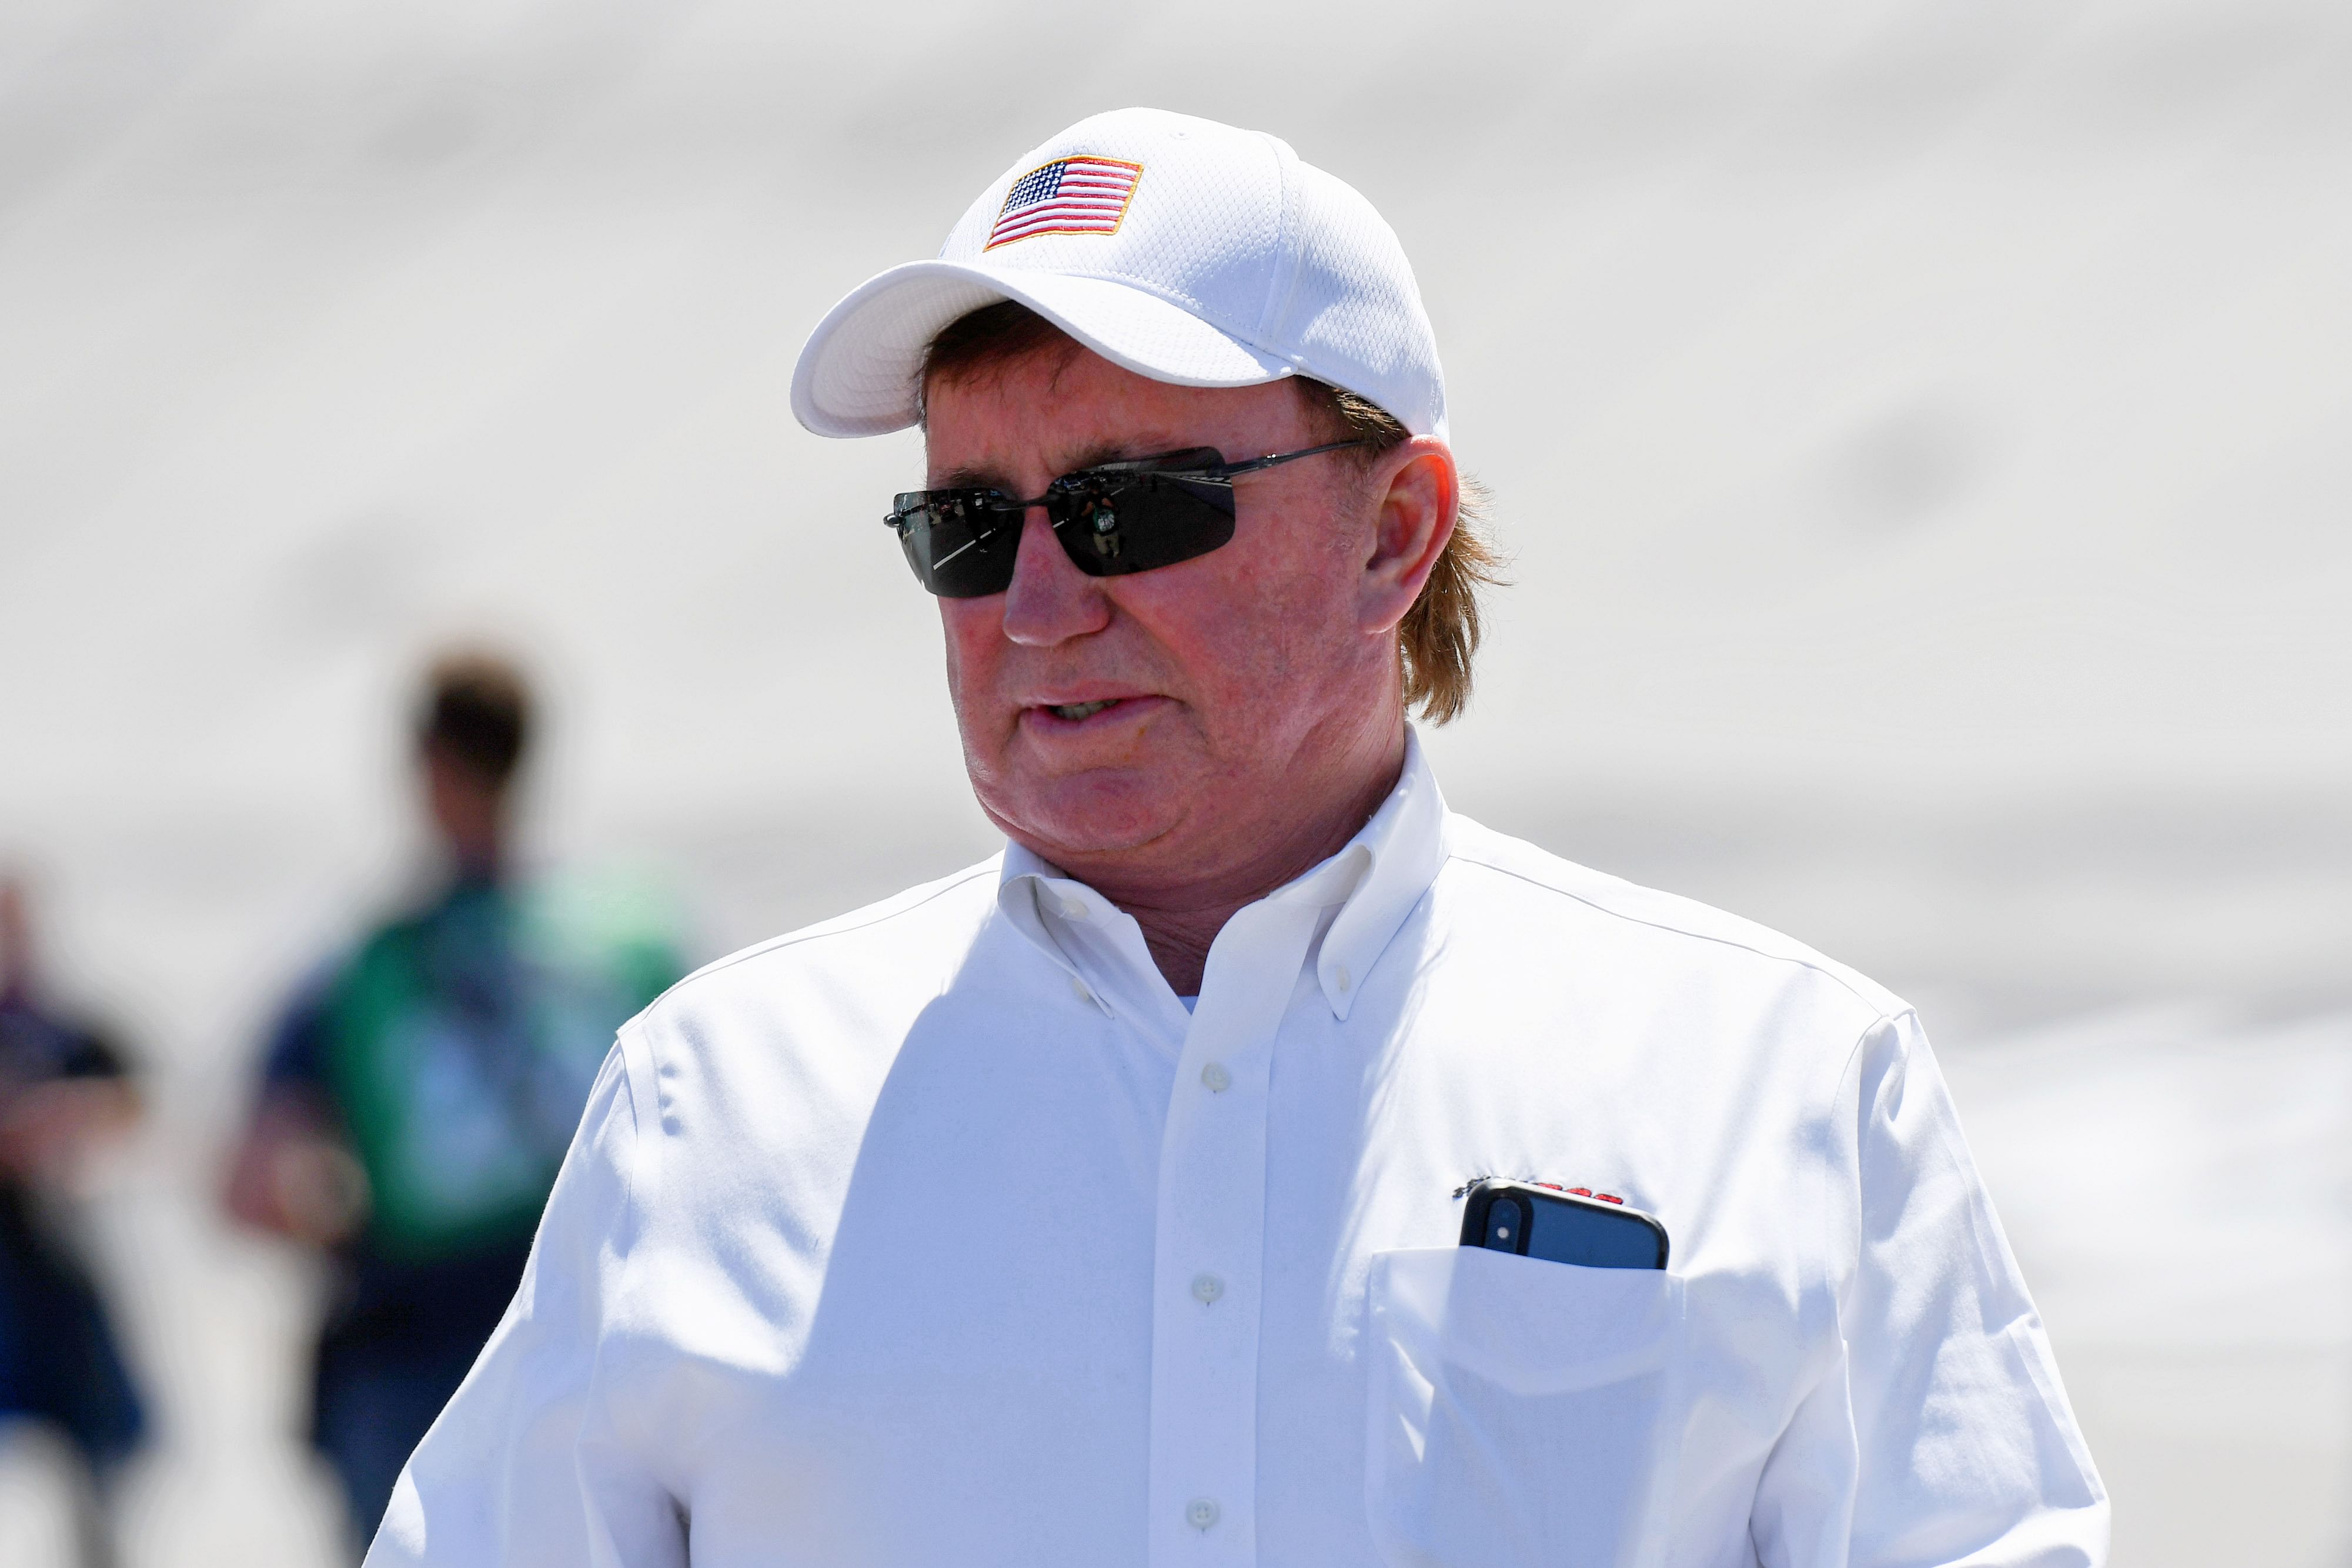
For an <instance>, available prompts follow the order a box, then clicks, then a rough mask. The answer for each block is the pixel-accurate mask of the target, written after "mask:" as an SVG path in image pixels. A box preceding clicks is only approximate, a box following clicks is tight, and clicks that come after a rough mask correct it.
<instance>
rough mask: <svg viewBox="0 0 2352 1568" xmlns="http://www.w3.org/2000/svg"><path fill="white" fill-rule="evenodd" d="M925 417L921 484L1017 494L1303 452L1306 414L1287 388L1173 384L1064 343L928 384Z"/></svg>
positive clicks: (1275, 384) (1293, 389)
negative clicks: (1135, 470)
mask: <svg viewBox="0 0 2352 1568" xmlns="http://www.w3.org/2000/svg"><path fill="white" fill-rule="evenodd" d="M924 413H925V417H924V423H923V446H924V466H925V471H926V474H927V476H928V478H927V483H928V484H929V485H930V486H934V487H940V486H951V485H966V484H971V485H986V486H992V487H995V488H998V489H1003V490H1008V491H1012V490H1017V491H1019V492H1020V493H1021V494H1024V495H1034V494H1036V493H1037V487H1038V486H1042V485H1043V484H1044V483H1045V481H1047V480H1050V479H1052V478H1054V477H1055V476H1057V475H1061V474H1066V473H1069V472H1071V471H1072V470H1074V469H1078V468H1087V467H1091V466H1093V465H1096V464H1098V463H1111V462H1117V461H1119V460H1120V459H1122V458H1129V457H1149V456H1154V455H1158V454H1160V453H1163V452H1176V451H1183V450H1187V449H1190V448H1192V447H1202V446H1207V447H1214V448H1215V449H1216V450H1217V451H1219V452H1221V453H1223V455H1225V457H1226V458H1228V459H1229V460H1238V459H1240V458H1242V457H1244V456H1258V455H1264V454H1265V453H1269V452H1277V451H1285V450H1288V449H1290V448H1293V447H1296V446H1299V445H1303V444H1310V443H1308V442H1307V441H1306V440H1305V439H1304V437H1305V436H1306V435H1307V434H1308V430H1309V423H1310V422H1309V419H1308V416H1307V407H1306V404H1305V402H1304V401H1303V400H1302V399H1301V398H1300V397H1299V395H1298V391H1297V387H1295V386H1293V385H1292V384H1290V383H1289V382H1287V381H1281V382H1266V383H1265V384H1262V385H1259V386H1251V387H1186V386H1176V385H1173V384H1171V383H1170V382H1160V381H1154V380H1152V379H1150V377H1147V376H1141V375H1138V374H1136V373H1135V372H1134V371H1129V370H1127V369H1125V368H1124V367H1122V366H1119V365H1115V364H1113V363H1111V362H1110V361H1108V360H1107V359H1105V358H1103V357H1102V356H1101V355H1099V354H1097V353H1095V352H1094V351H1093V350H1089V349H1086V348H1082V347H1080V346H1079V345H1078V344H1076V343H1075V342H1071V341H1070V340H1067V339H1063V340H1060V342H1058V343H1049V344H1045V345H1042V346H1040V347H1039V348H1038V349H1036V350H1033V351H1029V352H1024V353H1023V354H1020V355H1018V356H1016V357H1013V358H1011V359H1007V360H1003V361H992V362H991V363H989V364H987V365H985V366H982V367H980V368H979V370H978V371H976V372H973V371H967V372H963V373H959V374H956V375H953V376H948V375H940V376H935V377H933V378H932V380H931V382H930V383H929V386H928V387H927V389H926V392H925V399H924Z"/></svg>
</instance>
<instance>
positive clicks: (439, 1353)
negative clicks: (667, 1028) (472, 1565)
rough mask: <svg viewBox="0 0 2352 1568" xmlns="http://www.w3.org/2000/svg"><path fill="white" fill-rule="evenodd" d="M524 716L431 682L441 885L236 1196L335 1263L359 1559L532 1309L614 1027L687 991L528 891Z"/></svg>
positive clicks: (667, 952)
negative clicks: (550, 1206) (553, 1218)
mask: <svg viewBox="0 0 2352 1568" xmlns="http://www.w3.org/2000/svg"><path fill="white" fill-rule="evenodd" d="M529 739H530V696H529V694H528V692H527V691H526V689H525V687H524V685H523V683H522V679H521V677H520V674H518V673H517V672H516V671H515V669H514V668H513V667H512V666H511V665H509V664H507V663H506V662H504V661H503V660H499V659H496V658H491V657H488V656H484V655H479V654H463V655H457V656H453V657H450V658H447V659H445V660H443V661H441V662H440V663H439V664H437V665H436V667H435V668H434V669H433V671H432V672H431V674H429V676H428V677H427V680H426V683H425V694H424V698H423V701H422V702H421V703H420V704H419V707H418V713H417V718H416V727H415V746H416V762H417V768H418V772H419V775H420V782H421V783H422V785H423V792H424V795H425V804H426V808H427V811H428V814H429V816H430V818H431V821H432V823H433V827H434V829H435V831H436V835H437V837H438V838H439V840H440V842H441V847H442V850H443V852H444V855H445V858H446V864H445V865H443V866H441V867H438V868H436V881H437V883H438V887H437V889H436V893H435V894H433V895H432V896H431V897H429V898H427V899H426V900H425V901H424V903H423V904H422V905H421V906H420V907H418V908H416V909H415V910H413V911H411V912H408V913H405V914H404V915H400V916H398V917H397V918H395V919H394V920H392V921H390V922H389V923H387V924H386V925H383V926H382V927H381V928H379V929H378V930H376V931H375V932H373V934H372V935H370V936H368V937H367V939H366V940H365V941H363V942H362V943H361V944H360V946H358V948H357V949H356V951H354V952H353V953H352V954H351V955H350V956H347V957H345V958H343V959H341V960H340V961H339V962H337V963H336V964H335V965H333V966H332V967H331V969H330V970H329V971H328V972H327V974H326V975H325V976H324V977H321V978H320V979H319V980H318V981H316V982H314V983H313V984H312V985H310V986H309V987H307V988H305V989H304V991H303V993H302V994H301V995H300V996H299V998H297V999H296V1001H295V1003H294V1005H293V1007H292V1008H291V1009H289V1013H288V1016H287V1018H286V1019H285V1021H284V1022H283V1023H282V1024H281V1025H280V1026H279V1028H278V1035H277V1038H276V1040H275V1041H274V1042H273V1045H272V1048H271V1050H270V1053H269V1057H268V1061H267V1063H266V1065H265V1067H264V1070H263V1089H262V1093H261V1096H260V1100H259V1103H258V1105H257V1109H256V1111H255V1113H254V1117H253V1120H252V1124H251V1125H250V1127H249V1128H248V1130H247V1134H246V1137H245V1141H244V1145H243V1146H242V1148H241V1149H240V1151H239V1153H238V1155H237V1158H236V1164H235V1167H234V1170H233V1173H232V1175H231V1177H230V1182H229V1192H228V1202H229V1207H230V1209H231V1211H232V1212H233V1213H235V1214H236V1216H237V1218H240V1219H242V1220H244V1221H246V1222H247V1223H248V1224H251V1225H255V1226H258V1227H261V1228H266V1229H268V1230H272V1231H276V1232H278V1233H279V1234H281V1235H284V1236H287V1237H289V1238H291V1239H295V1240H297V1241H299V1242H302V1243H304V1244H306V1245H309V1246H311V1247H315V1248H319V1249H323V1250H325V1251H327V1252H328V1253H329V1254H330V1255H331V1256H332V1257H333V1258H334V1260H335V1261H336V1263H337V1270H336V1272H337V1276H338V1292H337V1298H336V1300H335V1302H334V1304H333V1306H332V1308H331V1312H330V1315H329V1319H328V1322H327V1323H326V1325H325V1328H324V1331H323V1333H321V1335H320V1343H319V1349H318V1362H317V1374H316V1383H315V1385H314V1394H313V1401H312V1408H313V1415H312V1437H313V1441H314V1442H316V1444H317V1445H318V1447H319V1448H320V1451H321V1452H322V1453H323V1454H324V1455H325V1456H326V1458H327V1459H328V1461H329V1463H330V1464H331V1466H332V1467H333V1468H334V1470H335V1472H336V1475H337V1477H338V1479H340V1480H341V1482H342V1487H343V1492H344V1498H345V1501H346V1502H347V1504H348V1506H349V1509H350V1514H351V1520H352V1525H353V1528H354V1533H355V1536H356V1540H357V1542H358V1543H363V1542H365V1541H366V1540H367V1538H368V1537H369V1536H370V1535H373V1533H374V1531H375V1527H376V1524H377V1522H378V1521H380V1520H381V1519H382V1518H383V1510H384V1505H385V1503H386V1502H387V1501H388V1500H390V1498H391V1496H392V1488H393V1482H394V1479H396V1478H397V1477H398V1476H399V1473H400V1467H401V1464H402V1462H403V1461H404V1459H405V1458H407V1457H408V1454H409V1451H410V1450H411V1449H413V1448H415V1446H416V1443H417V1440H418V1439H419V1438H421V1437H423V1436H424V1435H425V1428H426V1427H429V1426H430V1425H431V1424H432V1421H433V1417H434V1416H435V1415H436V1414H437V1413H438V1412H439V1410H440V1408H441V1406H443V1405H444V1404H446V1402H447V1400H448V1398H449V1396H450V1394H451V1393H452V1392H454V1391H455V1390H456V1388H457V1384H458V1382H459V1380H460V1379H461V1378H463V1377H464V1376H465V1374H466V1369H467V1366H469V1365H470V1364H472V1363H473V1360H474V1356H475V1354H477V1353H478V1351H479V1350H480V1349H481V1347H482V1342H483V1341H484V1340H486V1339H487V1338H488V1337H489V1333H490V1330H491V1329H492V1328H493V1327H495V1326H496V1325H497V1323H498V1321H499V1312H501V1311H502V1310H503V1309H504V1307H505V1305H506V1302H507V1301H508V1299H509V1297H511V1296H512V1295H513V1294H514V1290H515V1284H516V1281H518V1280H520V1278H521V1276H522V1270H523V1263H524V1260H525V1259H526V1258H527V1256H528V1255H529V1251H530V1235H531V1228H532V1226H533V1224H534V1223H535V1221H536V1220H537V1218H538V1216H539V1211H540V1208H541V1206H542V1205H543V1204H544V1203H545V1202H546V1199H547V1192H548V1188H549V1186H551V1183H552V1182H553V1180H554V1176H555V1170H556V1166H557V1165H558V1163H559V1162H560V1161H561V1160H562V1155H563V1150H564V1147H565V1145H567V1144H568V1143H569V1142H570V1140H571V1135H572V1128H573V1126H574V1125H575V1124H577V1123H578V1120H579V1116H580V1108H581V1106H582V1104H583V1103H584V1102H585V1101H586V1099H587V1097H588V1087H589V1084H590V1082H592V1081H593V1077H594V1074H595V1071H596V1064H597V1063H598V1061H601V1060H602V1059H603V1057H604V1051H605V1048H606V1044H607V1042H608V1041H609V1040H610V1039H611V1035H612V1030H613V1029H614V1026H616V1025H617V1024H618V1023H620V1022H621V1021H622V1020H623V1019H626V1018H627V1017H628V1016H629V1015H630V1014H631V1013H632V1012H634V1011H635V1010H636V1009H639V1008H641V1007H643V1006H644V1005H645V1004H646V1001H647V1000H649V999H650V998H653V997H654V996H656V994H658V993H659V992H660V991H661V989H662V988H663V987H665V986H667V985H668V984H669V983H670V981H672V980H673V979H675V978H676V977H677V973H678V965H677V962H676V960H675V959H674V958H673V956H671V949H670V946H669V944H668V941H667V936H666V934H665V933H664V932H663V931H661V930H660V929H659V927H658V925H656V924H655V923H652V922H649V921H647V920H646V918H645V917H644V915H643V914H642V912H641V911H639V910H635V909H633V908H631V907H630V906H629V905H628V904H627V903H626V902H625V900H616V899H615V898H614V896H613V895H612V894H611V892H610V890H604V889H589V888H583V887H581V886H579V885H575V884H572V883H550V882H544V881H542V882H534V883H526V882H524V881H523V880H521V879H520V878H519V877H517V876H516V875H515V873H514V867H513V864H512V862H513V858H514V857H513V854H512V849H511V844H512V838H513V816H514V813H513V796H514V785H515V779H516V777H517V774H518V771H519V770H520V767H521V764H522V761H523V758H524V755H525V751H526V748H527V746H528V743H529Z"/></svg>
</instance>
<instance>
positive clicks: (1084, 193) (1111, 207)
mask: <svg viewBox="0 0 2352 1568" xmlns="http://www.w3.org/2000/svg"><path fill="white" fill-rule="evenodd" d="M1142 177H1143V165H1142V164H1140V163H1129V162H1126V161H1125V160H1123V159H1118V158H1091V157H1076V158H1056V159H1055V160H1054V161H1053V162H1051V163H1048V164H1045V166H1044V167H1042V168H1037V169H1032V170H1030V171H1029V172H1027V173H1026V174H1024V175H1022V176H1021V178H1019V179H1018V180H1015V181H1013V189H1011V190H1009V191H1007V192H1005V193H1004V208H1003V211H1002V212H1000V213H998V214H996V226H995V227H994V228H992V229H991V230H989V231H988V243H987V244H986V245H984V246H981V249H982V250H994V249H995V248H996V247H997V246H1001V245H1011V244H1012V243H1013V241H1014V240H1017V239H1034V237H1036V236H1037V235H1108V234H1117V233H1118V225H1119V222H1120V220H1122V219H1124V218H1125V217H1126V216H1127V204H1128V203H1129V202H1131V201H1133V200H1134V199H1135V183H1136V181H1138V180H1139V179H1141V178H1142Z"/></svg>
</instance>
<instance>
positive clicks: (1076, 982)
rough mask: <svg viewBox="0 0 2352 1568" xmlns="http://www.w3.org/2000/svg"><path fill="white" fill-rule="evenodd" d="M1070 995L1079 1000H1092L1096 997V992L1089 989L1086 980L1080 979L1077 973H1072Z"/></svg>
mask: <svg viewBox="0 0 2352 1568" xmlns="http://www.w3.org/2000/svg"><path fill="white" fill-rule="evenodd" d="M1070 995H1072V996H1074V997H1076V998H1078V1000H1080V1001H1082V1002H1090V1001H1093V1000H1094V999H1095V994H1094V993H1093V992H1092V991H1090V990H1088V989H1087V983H1086V982H1085V981H1084V980H1081V979H1079V978H1078V977H1076V975H1072V976H1071V977H1070Z"/></svg>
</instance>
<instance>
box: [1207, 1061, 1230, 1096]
mask: <svg viewBox="0 0 2352 1568" xmlns="http://www.w3.org/2000/svg"><path fill="white" fill-rule="evenodd" d="M1201 1082H1203V1083H1205V1084H1207V1085H1208V1086H1209V1092H1210V1093H1212V1094H1223V1092H1225V1091H1226V1090H1228V1089H1231V1088H1232V1087H1233V1086H1234V1075H1233V1074H1232V1073H1230V1072H1228V1071H1225V1064H1224V1063H1223V1062H1222V1061H1213V1062H1211V1063H1209V1065H1208V1066H1206V1067H1203V1068H1202V1069H1201Z"/></svg>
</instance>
